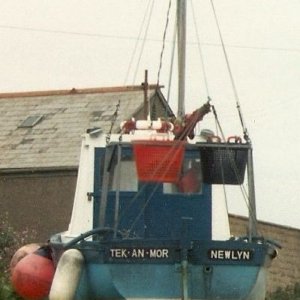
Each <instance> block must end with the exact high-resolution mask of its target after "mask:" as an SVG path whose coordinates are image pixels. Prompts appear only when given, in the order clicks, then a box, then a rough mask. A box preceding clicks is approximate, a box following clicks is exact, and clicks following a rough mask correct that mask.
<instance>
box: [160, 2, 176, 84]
mask: <svg viewBox="0 0 300 300" xmlns="http://www.w3.org/2000/svg"><path fill="white" fill-rule="evenodd" d="M171 3H172V1H171V0H169V6H168V12H167V20H166V25H165V30H164V35H163V44H162V49H161V52H160V59H159V67H158V72H157V86H159V79H160V72H161V68H162V59H163V55H164V50H165V44H166V36H167V29H168V25H169V19H170V10H171Z"/></svg>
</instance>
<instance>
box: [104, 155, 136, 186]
mask: <svg viewBox="0 0 300 300" xmlns="http://www.w3.org/2000/svg"><path fill="white" fill-rule="evenodd" d="M117 161H118V160H117V157H116V158H115V159H114V161H113V165H112V171H111V173H110V180H109V190H110V191H117V190H118V189H119V191H124V192H135V191H137V190H138V181H137V174H136V167H135V162H134V161H133V160H132V159H130V158H129V157H126V156H122V159H121V162H120V166H119V167H118V163H117Z"/></svg>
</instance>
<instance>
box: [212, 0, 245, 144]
mask: <svg viewBox="0 0 300 300" xmlns="http://www.w3.org/2000/svg"><path fill="white" fill-rule="evenodd" d="M210 3H211V6H212V10H213V13H214V17H215V22H216V25H217V29H218V32H219V38H220V41H221V45H222V50H223V54H224V57H225V61H226V66H227V70H228V73H229V77H230V82H231V86H232V89H233V93H234V97H235V101H236V107H237V110H238V114H239V118H240V121H241V125H242V128H243V132H244V138H245V140H246V141H247V142H249V141H250V138H249V135H248V130H247V128H246V125H245V122H244V118H243V115H242V110H241V106H240V101H239V96H238V92H237V88H236V85H235V81H234V78H233V74H232V70H231V67H230V63H229V58H228V55H227V51H226V48H225V44H224V40H223V37H222V33H221V28H220V24H219V21H218V17H217V13H216V9H215V6H214V2H213V0H210Z"/></svg>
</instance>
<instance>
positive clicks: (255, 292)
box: [52, 240, 275, 300]
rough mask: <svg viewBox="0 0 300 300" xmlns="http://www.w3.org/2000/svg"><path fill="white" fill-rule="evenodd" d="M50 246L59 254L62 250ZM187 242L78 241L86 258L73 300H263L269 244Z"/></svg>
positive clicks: (270, 251) (268, 260) (77, 247)
mask: <svg viewBox="0 0 300 300" xmlns="http://www.w3.org/2000/svg"><path fill="white" fill-rule="evenodd" d="M52 246H53V249H54V252H56V253H57V254H58V255H60V254H61V251H62V250H63V249H62V248H61V247H60V246H59V245H58V244H56V245H55V244H53V245H52ZM183 246H185V245H183ZM183 246H182V244H181V243H180V242H179V241H145V240H144V241H122V242H105V243H97V242H92V241H91V242H84V243H83V244H78V245H76V246H75V248H76V249H78V250H79V251H80V252H81V253H82V254H83V256H84V261H85V262H84V265H83V269H82V270H81V276H80V281H79V284H78V287H77V290H76V297H75V299H76V300H84V299H88V300H92V299H94V300H100V299H195V300H196V299H197V300H204V299H209V300H215V299H221V300H237V299H239V300H241V299H243V300H264V299H265V293H266V290H265V288H266V274H267V268H268V266H269V265H270V262H271V260H272V259H273V258H274V255H275V250H274V248H273V247H271V246H270V245H269V244H267V243H249V242H245V241H193V242H192V243H191V244H190V246H191V247H188V248H185V247H183ZM151 247H152V248H151ZM59 253H60V254H59Z"/></svg>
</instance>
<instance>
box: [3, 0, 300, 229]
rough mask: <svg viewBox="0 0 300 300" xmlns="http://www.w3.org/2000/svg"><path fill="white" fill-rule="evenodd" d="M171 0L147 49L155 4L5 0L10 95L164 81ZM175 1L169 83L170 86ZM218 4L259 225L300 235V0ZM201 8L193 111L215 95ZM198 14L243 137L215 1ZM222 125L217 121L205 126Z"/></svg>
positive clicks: (222, 94) (191, 64)
mask: <svg viewBox="0 0 300 300" xmlns="http://www.w3.org/2000/svg"><path fill="white" fill-rule="evenodd" d="M168 2H169V1H168V0H156V1H155V2H154V6H153V11H152V19H151V22H150V23H149V29H148V35H147V39H146V40H145V41H143V37H144V33H145V29H144V30H143V31H142V35H141V39H140V40H139V41H138V43H137V38H138V37H139V32H140V28H141V24H142V21H143V18H144V15H145V12H146V11H147V7H148V11H150V9H151V5H152V1H148V0H128V1H124V0H89V1H82V0H51V1H46V0H26V1H24V0H0V8H1V9H0V38H1V43H0V62H1V72H0V92H18V91H35V90H56V89H69V88H73V87H75V88H88V87H104V86H115V85H123V84H133V83H135V84H139V83H141V82H142V81H143V76H144V75H143V74H144V70H145V69H148V70H149V78H150V81H151V82H152V83H156V80H157V72H158V64H159V56H160V51H161V48H162V36H163V30H164V25H165V19H166V13H167V8H168ZM175 2H176V1H174V0H173V1H172V8H171V9H172V14H171V18H172V19H171V20H170V25H169V33H168V36H167V42H166V51H165V55H164V60H163V69H162V75H161V80H160V82H161V84H164V85H165V86H168V78H169V65H170V53H171V45H172V43H171V40H172V36H173V27H174V26H173V17H174V9H175ZM214 3H215V7H216V12H217V14H218V18H219V22H220V26H221V30H222V34H223V39H224V42H225V45H226V49H227V52H228V57H229V61H230V65H231V68H232V72H233V76H234V79H235V83H236V87H237V91H238V94H239V97H240V102H241V106H242V109H243V114H244V117H245V120H246V125H247V127H248V130H249V132H250V135H251V138H252V141H253V145H254V151H255V163H256V165H255V174H256V188H257V189H256V198H257V209H258V218H259V219H261V220H264V221H268V222H274V223H278V224H283V225H289V226H293V227H297V228H300V217H299V216H300V185H299V181H300V164H299V161H298V154H299V153H300V138H299V124H298V122H299V120H300V104H299V100H300V85H299V81H300V18H299V14H300V1H299V0H226V1H224V0H215V1H214ZM191 7H192V6H191V0H188V18H189V23H188V41H187V51H188V58H187V84H186V90H187V96H186V98H187V101H188V104H187V110H192V109H194V108H196V107H198V106H200V105H201V104H202V103H203V102H205V101H206V97H207V94H206V89H205V85H204V80H203V72H202V68H201V63H200V56H199V50H198V46H197V38H196V34H195V26H194V22H193V18H192V10H191ZM193 7H194V12H195V15H196V23H197V28H198V33H199V36H200V40H201V44H202V46H203V48H202V50H203V56H204V63H205V66H206V72H207V78H208V85H209V91H210V92H209V94H210V96H211V98H212V99H213V103H214V104H215V106H216V108H217V110H218V114H219V117H220V120H221V123H222V125H223V127H224V130H225V132H226V135H232V134H236V133H239V134H241V129H240V127H239V126H238V121H239V120H238V117H237V113H236V109H235V100H234V97H233V91H232V88H231V86H230V81H229V76H228V73H227V70H226V65H225V60H224V57H223V54H222V50H221V47H220V40H219V37H218V33H217V28H216V24H215V22H214V19H213V13H212V9H211V6H210V1H209V0H194V1H193ZM145 23H146V24H145V26H144V27H146V25H147V17H146V22H145ZM135 48H136V49H137V50H136V52H135V55H134V56H133V53H134V49H135ZM142 48H144V51H143V52H142V55H141V56H140V53H141V49H142ZM132 57H133V60H132V61H131V58H132ZM139 60H140V63H139V64H138V63H137V62H138V61H139ZM137 65H138V67H137ZM128 69H129V73H128V75H127V71H128ZM135 74H136V75H135ZM172 86H173V87H174V88H175V83H173V84H172ZM174 88H172V93H171V95H172V97H171V100H170V103H171V105H172V107H173V108H174V109H175V110H176V104H175V103H176V100H175V99H174V98H175V96H176V90H175V89H174ZM165 95H167V89H165ZM232 122H233V123H232ZM212 124H213V118H212V116H209V117H208V118H206V120H205V122H203V124H202V125H201V126H202V128H203V127H209V126H212ZM231 124H233V125H231ZM229 207H230V212H231V213H235V214H246V208H245V205H244V203H243V201H241V203H239V202H238V201H237V200H236V199H235V200H233V199H232V200H231V201H230V203H229Z"/></svg>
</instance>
